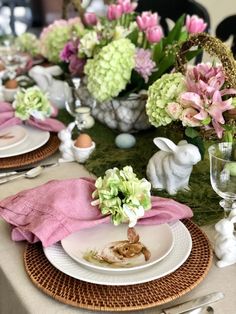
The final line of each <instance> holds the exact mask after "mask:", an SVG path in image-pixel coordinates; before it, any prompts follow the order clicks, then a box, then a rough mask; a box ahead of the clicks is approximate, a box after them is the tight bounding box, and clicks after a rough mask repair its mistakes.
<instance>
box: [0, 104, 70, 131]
mask: <svg viewBox="0 0 236 314" xmlns="http://www.w3.org/2000/svg"><path fill="white" fill-rule="evenodd" d="M57 113H58V110H57V108H55V107H54V106H53V113H52V115H51V117H52V118H46V119H44V120H39V119H35V118H33V117H31V118H30V119H29V120H27V121H25V124H26V125H30V126H33V127H36V128H39V129H41V130H44V131H49V132H59V131H61V130H62V129H64V128H65V126H64V124H63V123H62V122H60V121H58V120H56V119H53V117H56V116H57ZM22 123H23V121H22V120H21V119H20V118H17V117H15V113H14V109H13V108H12V105H11V104H10V103H7V102H0V130H1V129H4V128H6V127H9V126H12V125H16V124H22Z"/></svg>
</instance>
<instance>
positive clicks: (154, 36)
mask: <svg viewBox="0 0 236 314" xmlns="http://www.w3.org/2000/svg"><path fill="white" fill-rule="evenodd" d="M145 34H146V37H147V40H148V41H149V43H151V44H154V43H158V42H159V41H160V40H161V39H162V38H163V37H164V34H163V30H162V27H161V26H160V25H157V26H153V27H151V28H148V29H147V30H146V32H145Z"/></svg>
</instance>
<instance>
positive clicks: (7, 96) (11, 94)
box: [2, 86, 19, 102]
mask: <svg viewBox="0 0 236 314" xmlns="http://www.w3.org/2000/svg"><path fill="white" fill-rule="evenodd" d="M18 90H19V87H17V88H6V87H5V86H3V87H2V94H3V98H4V100H5V101H9V102H13V101H14V99H15V95H16V93H17V92H18Z"/></svg>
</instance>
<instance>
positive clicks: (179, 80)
mask: <svg viewBox="0 0 236 314" xmlns="http://www.w3.org/2000/svg"><path fill="white" fill-rule="evenodd" d="M226 86H227V76H226V74H225V72H224V69H223V67H222V65H212V64H203V63H201V64H198V65H196V66H188V67H187V71H186V74H185V75H183V74H182V73H180V72H176V73H170V74H164V75H163V76H162V77H161V78H159V79H158V80H157V81H156V82H154V84H153V85H151V86H150V87H149V90H148V100H147V104H146V109H147V114H148V117H149V121H150V123H151V124H152V125H154V126H156V127H159V126H161V125H168V124H170V123H171V122H173V121H180V122H181V123H182V125H183V126H184V127H187V129H186V135H189V136H190V137H194V136H196V135H198V133H197V131H193V129H192V128H196V127H200V128H204V129H214V131H215V133H216V134H217V136H218V138H222V135H223V132H224V130H225V129H228V128H229V125H225V119H224V114H225V113H227V112H229V111H230V110H232V109H234V108H235V107H236V98H235V97H233V96H234V95H235V94H236V89H233V88H227V87H226Z"/></svg>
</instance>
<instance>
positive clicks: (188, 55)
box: [185, 48, 202, 61]
mask: <svg viewBox="0 0 236 314" xmlns="http://www.w3.org/2000/svg"><path fill="white" fill-rule="evenodd" d="M201 52H202V49H200V48H199V49H196V50H190V51H188V52H186V54H185V57H186V59H187V60H188V61H190V60H192V59H193V58H195V57H196V56H198V55H199V54H200V53H201Z"/></svg>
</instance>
